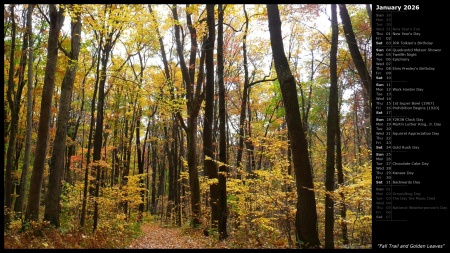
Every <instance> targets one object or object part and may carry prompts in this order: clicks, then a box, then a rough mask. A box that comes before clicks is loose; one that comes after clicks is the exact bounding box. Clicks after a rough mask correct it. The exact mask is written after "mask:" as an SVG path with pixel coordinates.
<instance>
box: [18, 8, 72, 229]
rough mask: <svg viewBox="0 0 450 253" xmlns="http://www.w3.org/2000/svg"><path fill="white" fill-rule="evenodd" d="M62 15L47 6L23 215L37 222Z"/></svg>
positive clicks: (61, 11) (62, 21) (61, 10)
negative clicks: (30, 169) (42, 69)
mask: <svg viewBox="0 0 450 253" xmlns="http://www.w3.org/2000/svg"><path fill="white" fill-rule="evenodd" d="M63 13H64V9H63V8H60V9H59V10H57V9H56V5H54V4H51V5H50V6H49V15H50V30H49V37H48V46H47V52H48V53H47V63H46V66H45V76H44V87H43V89H42V100H41V114H40V117H39V129H38V136H37V143H36V153H35V160H34V163H33V172H32V174H31V183H30V193H29V195H28V206H27V211H26V214H25V219H26V220H33V221H38V220H39V206H40V200H41V188H42V179H43V176H44V165H45V160H46V155H47V146H48V140H49V128H50V120H51V106H52V98H53V89H54V87H55V74H56V65H57V62H58V35H59V31H60V30H61V27H62V25H63V23H64V15H63Z"/></svg>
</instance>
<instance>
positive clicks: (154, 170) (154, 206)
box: [150, 141, 157, 214]
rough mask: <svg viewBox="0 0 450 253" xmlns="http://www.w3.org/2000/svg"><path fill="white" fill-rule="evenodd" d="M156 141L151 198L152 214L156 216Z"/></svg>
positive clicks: (153, 153)
mask: <svg viewBox="0 0 450 253" xmlns="http://www.w3.org/2000/svg"><path fill="white" fill-rule="evenodd" d="M156 145H157V143H156V141H152V197H151V209H150V213H151V214H156V172H157V171H156V156H157V154H156Z"/></svg>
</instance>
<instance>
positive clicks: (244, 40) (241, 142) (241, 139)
mask: <svg viewBox="0 0 450 253" xmlns="http://www.w3.org/2000/svg"><path fill="white" fill-rule="evenodd" d="M244 16H245V29H244V36H243V37H242V53H243V57H244V90H243V92H242V104H241V113H240V118H239V146H238V150H237V155H236V157H237V159H236V168H239V167H241V162H242V151H243V149H244V139H245V136H244V127H245V126H244V123H245V110H246V108H247V99H248V88H249V87H248V86H249V84H248V83H249V80H248V63H247V32H248V22H249V20H248V15H247V11H246V10H245V4H244ZM238 177H239V178H241V175H240V174H239V175H238Z"/></svg>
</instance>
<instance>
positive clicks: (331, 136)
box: [325, 4, 339, 249]
mask: <svg viewBox="0 0 450 253" xmlns="http://www.w3.org/2000/svg"><path fill="white" fill-rule="evenodd" d="M336 15H337V14H336V4H332V5H331V50H330V95H329V100H328V101H329V102H328V103H329V104H328V116H327V158H326V165H325V167H326V170H325V172H326V175H325V189H326V193H325V248H326V249H334V233H333V232H334V200H333V198H332V196H331V195H332V192H333V191H334V172H335V166H334V162H335V145H336V127H337V125H338V124H339V123H338V122H337V118H338V89H337V49H338V48H337V43H338V27H337V26H338V24H337V17H336Z"/></svg>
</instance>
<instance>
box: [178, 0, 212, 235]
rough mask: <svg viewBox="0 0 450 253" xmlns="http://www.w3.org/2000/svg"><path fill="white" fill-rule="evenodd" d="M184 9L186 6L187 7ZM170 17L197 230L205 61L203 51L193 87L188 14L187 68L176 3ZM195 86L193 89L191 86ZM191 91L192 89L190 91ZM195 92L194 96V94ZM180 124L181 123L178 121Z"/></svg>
mask: <svg viewBox="0 0 450 253" xmlns="http://www.w3.org/2000/svg"><path fill="white" fill-rule="evenodd" d="M187 6H188V5H187ZM172 15H173V18H174V20H175V21H176V23H175V25H174V26H175V41H176V50H177V54H178V58H179V60H180V68H181V73H182V77H183V83H184V85H185V88H186V98H187V102H186V106H187V112H188V119H187V126H185V127H183V128H184V130H185V131H186V137H187V160H188V173H189V186H190V190H191V209H192V225H193V226H194V227H198V226H199V225H200V224H201V220H200V217H201V201H200V182H199V179H198V171H197V117H198V112H199V110H200V106H201V103H202V101H203V94H202V93H201V85H202V82H203V65H204V62H205V56H204V51H202V53H201V55H200V66H199V71H198V75H197V84H196V85H195V61H196V53H197V49H198V45H197V34H196V31H195V28H194V27H193V26H192V21H191V15H190V14H189V13H186V20H187V25H188V29H189V33H190V41H191V51H190V59H189V68H188V67H187V66H186V62H185V60H184V54H183V45H182V44H181V38H180V37H181V36H180V25H179V24H178V13H177V6H176V4H174V5H173V8H172ZM195 86H196V87H195ZM194 88H195V90H194ZM194 93H195V94H194ZM180 121H181V122H180V123H181V124H184V122H183V121H182V120H180Z"/></svg>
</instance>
